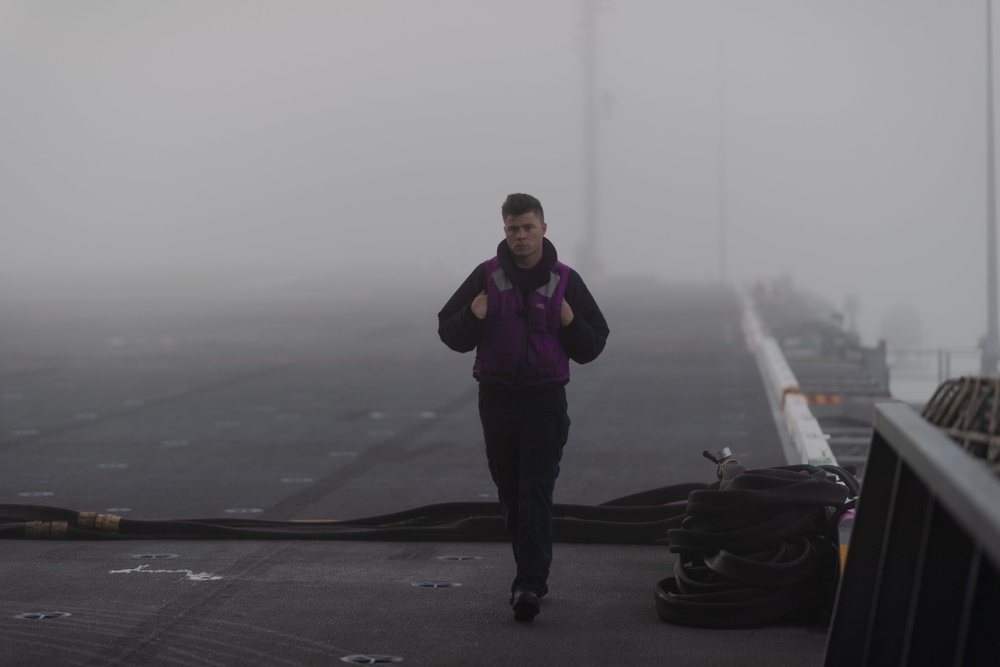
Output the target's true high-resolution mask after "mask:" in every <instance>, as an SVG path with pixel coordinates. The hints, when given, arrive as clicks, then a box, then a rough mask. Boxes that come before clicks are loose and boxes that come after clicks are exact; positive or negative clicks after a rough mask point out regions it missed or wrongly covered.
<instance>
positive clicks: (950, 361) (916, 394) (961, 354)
mask: <svg viewBox="0 0 1000 667" xmlns="http://www.w3.org/2000/svg"><path fill="white" fill-rule="evenodd" d="M982 356H983V352H982V350H980V349H979V348H975V347H950V348H946V347H941V348H898V347H889V348H888V350H887V353H886V362H887V364H888V368H889V380H890V382H889V388H890V391H891V393H892V395H893V396H895V397H896V398H900V399H902V400H907V401H911V402H919V403H922V402H924V401H926V400H927V399H928V398H930V397H931V394H933V393H934V390H935V389H937V388H938V386H940V385H941V383H942V382H944V381H945V380H950V379H952V378H956V377H961V376H963V375H977V374H979V372H980V368H981V365H982Z"/></svg>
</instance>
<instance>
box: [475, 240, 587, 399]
mask: <svg viewBox="0 0 1000 667" xmlns="http://www.w3.org/2000/svg"><path fill="white" fill-rule="evenodd" d="M485 264H486V298H487V310H486V326H485V329H484V331H483V337H482V340H480V341H479V345H478V347H477V348H476V363H475V365H474V366H473V368H472V374H473V375H474V376H475V377H476V379H477V380H480V381H486V382H490V381H494V382H503V383H506V384H540V383H543V382H565V381H567V380H569V355H567V354H566V350H565V349H564V348H563V346H562V343H561V342H560V341H559V316H560V313H561V312H562V302H563V296H564V295H565V294H566V283H567V282H568V280H569V272H570V268H569V267H568V266H566V265H565V264H563V263H562V262H559V261H556V263H555V266H553V267H552V271H551V272H550V274H549V282H548V283H547V284H545V285H542V286H541V287H539V288H538V289H535V290H532V291H531V292H530V293H529V294H528V303H524V296H523V293H522V291H521V288H520V287H518V286H517V285H515V284H514V283H512V282H511V281H510V278H508V277H507V274H506V273H504V270H503V269H502V268H500V259H499V258H497V257H493V258H492V259H488V260H486V262H485Z"/></svg>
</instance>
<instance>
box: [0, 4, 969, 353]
mask: <svg viewBox="0 0 1000 667" xmlns="http://www.w3.org/2000/svg"><path fill="white" fill-rule="evenodd" d="M582 8H583V3H582V2H579V1H574V0H548V1H545V2H530V1H528V0H515V1H505V2H468V1H463V0H422V1H420V2H405V1H403V0H384V1H381V2H366V1H364V0H337V1H335V2H305V1H299V2H295V3H278V2H249V1H240V2H194V1H183V0H182V1H176V2H169V3H167V2H163V3H152V2H148V3H147V2H126V1H96V2H88V3H79V2H56V1H40V2H28V1H22V2H18V1H13V0H0V109H2V119H3V122H2V123H0V147H2V151H0V284H4V283H5V284H6V285H7V286H8V288H7V289H6V290H5V291H6V292H10V291H11V290H12V289H14V288H16V289H17V290H21V291H23V294H26V295H30V294H31V285H32V284H34V283H39V282H44V280H46V279H47V278H50V277H52V276H57V277H58V276H69V277H70V278H72V277H73V276H77V275H81V274H102V273H103V274H124V275H128V276H129V278H128V279H129V280H130V281H139V282H140V283H141V281H142V280H143V277H144V276H146V277H152V276H163V275H168V276H169V275H174V276H183V275H185V274H191V275H204V274H206V272H212V274H213V275H216V274H217V275H218V276H220V278H219V279H220V280H223V279H226V280H233V279H234V278H232V277H233V276H237V277H246V276H251V275H252V276H254V277H255V279H256V280H260V281H263V282H267V281H273V282H275V283H282V282H288V283H290V284H293V283H295V282H296V281H299V280H301V281H306V280H314V281H316V280H329V281H330V282H331V287H330V289H336V286H337V285H342V286H343V287H342V289H350V287H351V286H352V284H356V283H357V281H361V280H364V281H373V280H376V277H383V278H384V279H385V281H386V284H392V283H394V282H396V281H409V280H411V279H410V278H408V277H407V276H416V277H421V276H424V277H427V278H428V279H429V284H433V285H435V286H436V285H437V284H438V283H446V284H453V285H454V286H456V287H457V285H458V283H459V282H460V281H461V280H462V279H463V278H464V277H465V276H466V275H467V274H468V273H469V271H471V270H472V268H473V267H474V266H475V265H476V263H477V262H479V261H481V260H483V259H485V258H486V257H487V256H488V255H489V254H490V253H491V252H492V251H493V248H494V247H495V245H496V244H497V243H498V242H499V241H500V239H501V236H502V234H501V227H500V225H501V220H500V215H499V206H500V203H501V202H502V200H503V198H504V196H506V194H508V193H510V192H516V191H524V192H531V193H533V194H535V195H537V196H538V197H539V198H540V199H541V200H542V202H543V204H544V205H545V209H546V219H547V222H548V223H549V232H548V236H549V238H550V239H551V240H552V241H553V242H554V243H555V244H556V246H557V247H558V248H559V251H560V256H561V258H562V259H564V260H565V261H566V262H567V263H569V264H570V265H573V264H574V262H575V261H576V260H577V259H578V258H579V256H580V245H581V242H582V241H583V236H584V228H583V220H584V208H583V207H584V203H585V197H584V192H583V190H584V169H583V158H584V148H583V131H584V130H583V128H584V121H583V113H582V103H583V81H584V75H583V72H584V68H583V51H584V40H583V20H582V16H583V9H582ZM984 17H985V4H984V3H983V2H979V1H970V2H942V1H940V0H875V1H873V0H816V1H815V2H808V3H805V2H796V1H794V0H784V1H782V0H758V1H755V2H748V1H746V0H716V1H707V0H678V1H670V2H665V1H657V0H602V2H601V9H600V11H599V12H598V14H597V35H598V52H597V54H598V55H597V63H598V64H597V90H598V98H599V100H600V106H601V111H602V113H601V118H600V120H599V135H598V155H599V167H598V170H599V190H598V191H599V206H598V220H599V230H600V231H599V234H598V253H599V257H600V259H601V261H602V264H603V276H598V275H587V274H585V275H584V278H585V279H586V280H587V281H588V283H598V282H599V281H600V279H601V278H603V277H615V276H628V275H632V274H635V275H649V276H654V277H656V278H658V279H660V280H662V281H668V282H711V281H716V280H718V279H719V259H718V256H719V250H718V247H719V245H718V244H719V220H720V183H721V182H722V180H723V179H722V178H720V173H724V175H725V178H724V181H725V184H726V188H725V200H724V201H725V209H726V212H727V216H726V220H727V229H728V236H727V238H728V252H727V257H728V265H727V266H728V276H729V279H730V281H731V282H734V283H740V284H750V283H753V282H754V281H757V280H765V281H769V280H772V279H774V278H777V277H779V276H782V275H789V276H791V277H792V278H793V280H794V282H795V284H796V285H797V286H800V287H802V288H804V289H806V290H808V291H811V292H814V293H816V294H818V295H821V296H823V297H825V298H826V299H827V300H829V301H830V302H831V303H833V304H835V305H838V306H839V305H841V304H843V302H844V299H845V297H847V296H848V295H856V296H857V297H858V298H859V299H860V302H861V313H860V315H859V325H860V330H861V333H862V337H863V339H864V340H865V341H866V342H868V343H871V342H873V341H874V339H875V338H877V337H878V335H879V333H880V325H881V318H882V316H883V315H884V314H885V313H886V312H887V311H888V310H889V309H890V308H893V307H895V306H898V305H908V306H910V307H912V308H913V309H915V310H916V311H917V313H918V314H919V316H920V318H921V320H922V323H923V342H924V344H926V345H963V346H971V345H974V344H975V342H976V339H977V337H978V336H980V335H982V333H983V332H984V330H985V298H986V297H985V284H984V283H985V275H986V270H985V255H986V251H985V249H984V242H985V219H986V213H985V207H986V192H985V185H986V178H985V163H986V151H985V25H984ZM723 99H724V104H722V102H721V101H722V100H723ZM720 137H724V138H725V141H724V142H723V141H722V140H721V139H720ZM723 146H724V150H723ZM720 156H724V160H722V159H720ZM720 165H722V169H720ZM430 278H433V280H430ZM150 279H152V278H150ZM241 279H242V278H241ZM252 283H253V281H249V284H252ZM11 286H13V288H11ZM448 296H449V294H446V293H443V294H441V295H440V301H441V303H444V301H445V300H446V299H447V297H448Z"/></svg>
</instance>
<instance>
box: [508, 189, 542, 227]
mask: <svg viewBox="0 0 1000 667" xmlns="http://www.w3.org/2000/svg"><path fill="white" fill-rule="evenodd" d="M525 213H534V214H535V215H537V216H538V220H539V221H540V222H545V212H544V211H543V210H542V202H540V201H538V200H537V199H535V198H534V197H532V196H531V195H526V194H524V193H523V192H515V193H514V194H512V195H507V199H505V200H504V202H503V206H501V207H500V215H502V216H503V219H504V220H506V219H507V216H508V215H513V216H518V215H524V214H525Z"/></svg>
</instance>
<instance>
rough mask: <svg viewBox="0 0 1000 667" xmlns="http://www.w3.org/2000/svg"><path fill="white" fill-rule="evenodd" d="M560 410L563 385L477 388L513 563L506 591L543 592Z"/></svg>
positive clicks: (562, 439) (562, 423)
mask: <svg viewBox="0 0 1000 667" xmlns="http://www.w3.org/2000/svg"><path fill="white" fill-rule="evenodd" d="M566 408H567V406H566V388H565V386H563V385H555V386H551V385H550V386H547V387H507V386H498V385H489V384H480V385H479V418H480V419H481V420H482V423H483V436H484V437H485V440H486V458H487V460H488V462H489V466H490V474H491V475H492V476H493V482H494V483H495V484H496V486H497V497H498V499H499V500H500V510H501V512H502V513H503V519H504V525H506V527H507V532H508V533H509V534H510V540H511V546H512V547H513V549H514V560H515V561H516V562H517V575H516V576H515V577H514V581H513V583H512V584H511V587H510V589H511V591H512V592H513V591H515V590H517V589H519V588H524V589H527V590H530V591H532V592H534V593H535V594H536V595H539V596H542V595H545V594H546V593H547V592H548V585H547V581H548V578H549V567H550V565H551V564H552V491H553V489H554V488H555V483H556V477H558V476H559V461H560V460H561V459H562V450H563V446H564V445H565V444H566V439H567V437H568V435H569V415H567V414H566Z"/></svg>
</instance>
